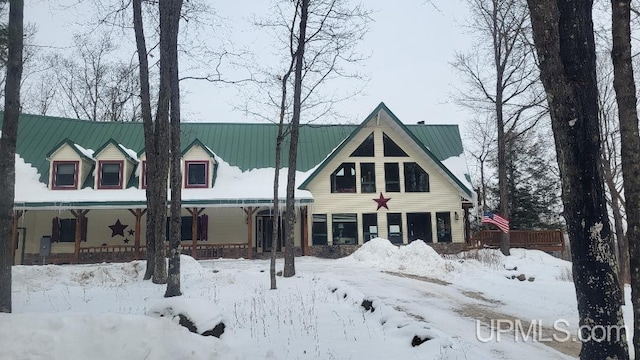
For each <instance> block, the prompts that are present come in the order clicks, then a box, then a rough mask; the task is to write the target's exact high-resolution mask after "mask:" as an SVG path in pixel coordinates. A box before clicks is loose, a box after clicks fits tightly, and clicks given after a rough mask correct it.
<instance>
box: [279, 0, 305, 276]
mask: <svg viewBox="0 0 640 360" xmlns="http://www.w3.org/2000/svg"><path fill="white" fill-rule="evenodd" d="M308 15H309V0H301V1H300V28H299V31H300V33H299V35H298V47H297V49H296V52H295V58H296V63H295V75H294V80H293V81H294V84H293V117H292V118H291V127H290V140H291V142H290V144H289V169H288V174H287V208H286V222H287V226H286V227H285V230H286V233H287V236H286V240H285V247H286V248H285V254H284V272H283V276H284V277H291V276H293V275H295V274H296V266H295V242H294V234H295V232H294V230H295V229H294V227H295V222H296V210H295V190H296V167H297V157H298V134H299V132H300V110H301V104H302V99H301V98H302V68H303V67H304V47H305V44H306V36H307V19H308Z"/></svg>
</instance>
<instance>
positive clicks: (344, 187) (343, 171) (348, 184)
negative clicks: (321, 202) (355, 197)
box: [331, 163, 356, 193]
mask: <svg viewBox="0 0 640 360" xmlns="http://www.w3.org/2000/svg"><path fill="white" fill-rule="evenodd" d="M331 192H332V193H354V192H356V164H355V163H342V164H341V165H340V166H339V167H338V168H337V169H336V171H334V172H333V174H331Z"/></svg>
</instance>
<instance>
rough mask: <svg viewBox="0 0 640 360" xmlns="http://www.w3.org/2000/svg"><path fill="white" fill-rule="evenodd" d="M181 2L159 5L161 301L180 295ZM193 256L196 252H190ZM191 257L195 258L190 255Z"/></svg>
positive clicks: (177, 0)
mask: <svg viewBox="0 0 640 360" xmlns="http://www.w3.org/2000/svg"><path fill="white" fill-rule="evenodd" d="M181 8H182V0H176V1H168V2H167V1H165V2H161V3H160V77H161V78H164V72H165V71H166V72H167V73H168V75H166V76H167V77H169V83H170V89H171V93H170V107H171V110H170V116H171V149H170V153H171V179H170V183H171V220H170V227H169V228H170V237H169V245H170V251H169V274H168V275H169V276H168V281H167V291H166V293H165V294H164V296H165V297H172V296H179V295H182V293H181V292H180V241H181V240H182V227H181V225H182V223H181V219H182V217H181V214H180V211H181V204H182V173H181V171H180V164H181V152H180V84H179V81H178V28H179V24H180V10H181ZM193 251H194V252H195V251H196V249H193ZM193 255H194V256H195V254H193Z"/></svg>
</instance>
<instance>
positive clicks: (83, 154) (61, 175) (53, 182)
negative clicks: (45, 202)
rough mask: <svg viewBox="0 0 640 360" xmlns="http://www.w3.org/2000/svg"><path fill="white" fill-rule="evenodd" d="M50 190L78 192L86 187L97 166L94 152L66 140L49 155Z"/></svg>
mask: <svg viewBox="0 0 640 360" xmlns="http://www.w3.org/2000/svg"><path fill="white" fill-rule="evenodd" d="M47 159H48V160H49V184H48V186H49V189H51V190H78V189H81V188H82V187H84V186H83V185H84V184H85V181H86V180H87V179H88V178H89V175H90V174H91V170H92V169H93V167H94V166H95V160H94V159H93V151H91V150H87V149H85V148H83V147H82V146H80V145H78V144H76V143H74V142H73V141H71V140H69V139H64V140H63V141H62V142H61V143H59V144H58V145H57V146H55V147H54V148H53V149H52V150H51V151H50V152H49V153H48V154H47Z"/></svg>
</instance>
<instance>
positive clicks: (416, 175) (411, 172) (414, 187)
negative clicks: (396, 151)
mask: <svg viewBox="0 0 640 360" xmlns="http://www.w3.org/2000/svg"><path fill="white" fill-rule="evenodd" d="M404 191H405V192H429V174H427V173H426V171H424V170H423V169H422V168H421V167H420V165H418V164H416V163H413V162H411V163H404Z"/></svg>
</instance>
